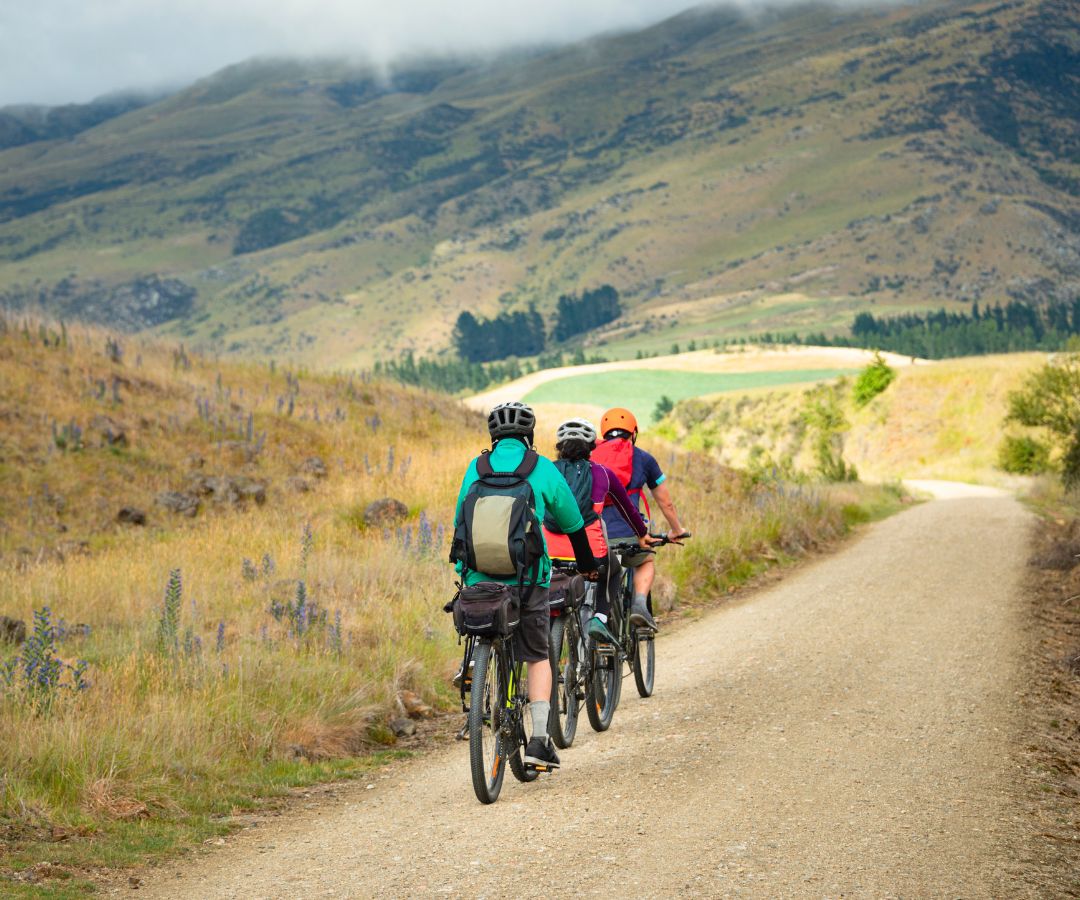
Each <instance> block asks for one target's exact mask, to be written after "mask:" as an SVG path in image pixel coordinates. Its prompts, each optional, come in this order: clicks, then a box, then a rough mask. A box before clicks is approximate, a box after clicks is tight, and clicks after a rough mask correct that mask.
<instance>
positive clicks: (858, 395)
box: [852, 353, 896, 407]
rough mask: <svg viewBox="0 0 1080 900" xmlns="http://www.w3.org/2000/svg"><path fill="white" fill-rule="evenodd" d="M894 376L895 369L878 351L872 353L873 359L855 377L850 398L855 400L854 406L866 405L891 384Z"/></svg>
mask: <svg viewBox="0 0 1080 900" xmlns="http://www.w3.org/2000/svg"><path fill="white" fill-rule="evenodd" d="M895 378H896V369H894V368H893V367H892V366H890V365H889V364H888V363H887V362H885V360H884V359H883V358H882V356H881V354H880V353H876V354H874V361H873V362H872V363H870V365H868V366H867V367H866V368H865V369H863V370H862V372H860V373H859V377H858V378H856V379H855V385H854V387H853V388H852V399H853V400H854V401H855V406H857V407H863V406H866V404H867V403H869V402H870V401H871V400H873V399H874V398H875V397H876V396H877V395H878V394H880V393H881V392H882V391H884V390H885V389H886V388H887V387H888V386H889V385H890V384H892V383H893V379H895Z"/></svg>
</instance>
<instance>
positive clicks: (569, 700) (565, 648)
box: [548, 612, 581, 750]
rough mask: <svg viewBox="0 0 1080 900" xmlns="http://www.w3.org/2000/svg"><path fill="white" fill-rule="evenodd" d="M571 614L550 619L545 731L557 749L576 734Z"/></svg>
mask: <svg viewBox="0 0 1080 900" xmlns="http://www.w3.org/2000/svg"><path fill="white" fill-rule="evenodd" d="M574 616H575V613H573V612H569V613H567V614H566V615H562V616H558V617H556V618H554V619H552V620H551V643H550V645H549V647H550V650H549V652H550V654H551V718H550V720H549V723H548V730H549V731H550V733H551V740H552V741H554V742H555V746H556V747H558V748H559V749H560V750H565V749H566V748H567V747H569V746H570V745H571V744H573V743H574V735H576V734H577V720H578V712H579V710H580V709H581V700H580V699H579V698H578V691H579V689H580V688H579V685H578V662H579V660H578V636H577V628H575V627H574Z"/></svg>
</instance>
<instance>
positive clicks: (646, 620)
mask: <svg viewBox="0 0 1080 900" xmlns="http://www.w3.org/2000/svg"><path fill="white" fill-rule="evenodd" d="M630 624H631V625H634V626H636V627H638V628H648V629H649V630H650V631H656V630H657V628H656V620H655V619H654V618H653V617H652V614H651V613H650V612H649V607H647V606H646V605H645V604H644V603H642V602H641V601H640V600H635V601H634V604H633V606H631V607H630Z"/></svg>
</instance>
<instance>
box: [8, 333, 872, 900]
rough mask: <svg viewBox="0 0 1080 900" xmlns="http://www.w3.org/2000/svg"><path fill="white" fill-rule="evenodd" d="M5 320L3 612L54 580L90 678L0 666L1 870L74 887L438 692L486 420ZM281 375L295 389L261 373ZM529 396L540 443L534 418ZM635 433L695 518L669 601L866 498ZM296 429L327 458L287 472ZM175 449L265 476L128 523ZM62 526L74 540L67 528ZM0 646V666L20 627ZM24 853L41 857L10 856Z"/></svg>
mask: <svg viewBox="0 0 1080 900" xmlns="http://www.w3.org/2000/svg"><path fill="white" fill-rule="evenodd" d="M27 332H28V333H27V334H24V333H23V330H22V328H21V327H18V328H12V327H8V328H7V330H6V333H5V334H3V335H0V375H2V376H3V377H4V381H3V385H4V387H3V391H4V393H3V395H2V401H3V406H2V409H3V412H4V415H5V421H6V423H7V427H6V428H5V430H4V433H3V458H4V460H5V463H4V464H5V467H6V468H5V471H9V470H10V468H11V467H13V466H14V467H15V468H17V469H18V470H19V471H20V472H21V473H22V476H21V480H19V481H17V482H15V483H14V484H12V483H11V480H10V479H4V484H3V488H2V496H3V503H4V507H3V513H2V519H0V521H2V523H3V536H2V542H0V549H2V552H3V555H2V556H0V598H2V612H3V613H4V614H5V615H9V616H13V617H15V618H16V619H20V620H22V621H24V622H28V621H29V620H30V619H31V617H32V614H33V612H34V611H35V610H41V609H42V607H45V606H48V607H49V608H50V610H51V621H52V623H53V625H55V626H57V627H58V629H59V630H58V632H57V634H56V635H55V650H56V654H57V658H58V659H59V660H60V661H62V663H64V664H66V665H75V664H77V663H78V661H79V660H85V661H86V662H87V664H88V669H87V672H86V679H87V680H88V682H89V687H87V688H86V689H85V690H82V691H73V690H67V689H65V688H57V689H55V690H51V691H50V693H49V694H48V696H49V698H50V702H49V703H48V704H47V705H42V704H41V703H39V702H37V701H36V700H35V697H36V696H37V695H35V694H34V693H33V692H28V689H27V688H26V687H25V686H22V685H21V681H20V679H21V676H20V675H19V672H20V671H21V669H20V666H21V665H22V663H18V662H17V663H16V664H15V668H14V669H13V670H12V672H13V673H14V679H13V681H12V683H11V684H7V685H6V686H4V684H5V683H4V681H3V680H2V679H0V733H2V734H4V735H10V736H12V737H13V739H8V740H4V741H0V773H2V775H0V854H2V862H0V884H2V885H3V890H5V891H6V890H8V889H9V888H10V889H11V891H13V892H14V891H18V892H19V895H20V896H50V897H73V896H83V895H85V893H86V892H87V891H89V890H90V889H91V887H92V884H93V883H94V881H95V879H96V878H97V877H99V875H98V873H100V871H101V870H102V869H103V868H105V869H110V870H112V869H124V868H127V867H130V866H137V865H139V864H140V863H143V862H147V861H151V860H153V859H155V858H159V857H161V856H168V855H174V854H177V853H180V852H182V851H183V850H184V849H185V848H188V847H191V846H194V845H197V844H198V843H200V842H201V841H204V840H207V839H209V838H213V837H215V836H217V835H220V834H223V833H224V832H226V831H228V830H229V829H231V828H233V827H235V817H236V816H237V815H238V814H239V813H242V812H244V811H245V810H250V809H252V808H254V807H256V806H257V805H258V804H259V803H261V802H264V801H265V800H267V799H270V798H275V797H280V796H282V795H284V794H286V793H287V792H288V791H289V790H290V789H291V788H293V787H296V786H300V785H304V784H310V783H313V782H317V781H326V780H333V779H339V778H347V777H353V776H355V775H357V774H361V773H363V772H365V771H367V769H368V768H369V767H371V766H373V765H379V764H380V763H381V762H382V761H383V760H384V759H386V758H387V756H386V755H387V754H394V753H400V752H401V748H399V747H398V746H396V743H395V739H394V737H393V733H392V731H391V730H390V729H389V727H388V721H389V719H390V718H391V717H392V716H394V715H397V714H399V712H400V707H399V702H400V700H399V696H400V692H401V691H403V690H405V689H408V690H411V691H414V692H415V693H417V694H418V695H419V696H420V697H421V698H422V700H424V701H425V702H427V703H429V704H431V705H432V706H433V707H435V708H436V709H444V710H450V709H452V708H453V707H454V704H455V699H456V698H455V697H454V696H453V692H452V690H451V688H450V685H449V678H450V676H451V675H452V673H453V671H454V669H455V666H456V664H457V662H458V659H459V653H460V648H459V645H458V643H457V639H456V636H455V635H454V634H453V631H452V627H451V625H450V622H449V619H448V617H447V616H446V615H445V614H444V613H443V612H442V609H441V608H442V605H443V603H444V602H445V601H446V600H447V599H448V598H449V596H450V594H451V592H452V590H453V578H452V572H451V570H450V568H449V567H448V565H447V564H446V562H445V548H446V546H447V544H448V541H449V537H448V530H449V525H450V518H451V516H452V510H453V503H454V499H455V496H456V491H457V487H458V483H459V478H460V475H461V472H462V471H463V470H464V467H465V465H466V463H467V461H468V460H469V459H470V458H471V457H472V456H473V455H475V453H476V452H477V451H478V450H479V449H481V448H482V447H483V446H484V444H485V437H486V435H485V433H484V427H483V421H482V418H481V417H479V416H477V415H476V414H474V413H471V412H468V411H467V410H465V409H463V408H459V407H458V406H457V405H456V404H454V403H453V402H451V401H448V400H446V399H445V398H433V397H431V396H429V395H425V394H422V393H419V392H415V391H407V390H403V389H399V388H395V387H392V386H389V385H383V384H379V383H375V382H372V383H364V382H350V381H349V380H348V379H347V378H341V377H330V376H327V377H318V378H316V377H310V376H307V375H304V374H303V373H301V374H300V375H299V376H296V375H294V374H293V373H289V374H288V375H286V374H285V373H283V372H271V371H270V370H268V369H267V368H266V367H262V366H232V365H218V364H216V363H214V362H212V361H209V360H205V359H199V358H197V357H194V356H192V357H191V358H190V359H189V363H190V365H186V366H185V365H180V366H176V367H174V364H173V357H172V351H171V348H167V347H164V346H163V345H157V344H152V343H149V342H147V343H140V342H130V346H127V347H126V348H125V351H124V356H123V361H122V362H121V363H114V362H110V361H109V359H108V358H107V356H106V354H105V343H106V337H107V336H106V335H104V334H102V333H99V332H95V331H90V330H87V331H79V332H78V333H76V334H73V335H69V340H68V342H67V344H65V345H62V346H47V347H46V346H45V345H44V343H43V342H41V341H40V340H39V333H38V332H37V331H36V329H34V328H29V329H27ZM138 355H141V357H142V360H141V363H136V356H138ZM113 374H118V377H123V378H124V379H125V380H126V382H127V384H126V386H121V388H120V390H121V394H120V398H121V399H120V402H118V403H115V404H114V403H113V402H112V400H111V399H108V400H102V399H101V398H100V397H99V396H98V393H99V392H98V390H97V387H96V384H97V382H98V381H100V380H102V379H103V378H105V377H106V376H109V377H110V378H111V376H112V375H113ZM219 376H220V381H219ZM296 377H299V388H298V390H297V389H294V388H290V389H289V392H290V393H291V395H292V397H293V405H294V409H293V413H292V415H291V416H290V415H289V414H288V403H287V399H286V401H285V402H284V403H283V404H282V408H281V409H280V410H279V408H278V398H279V397H284V396H285V393H286V390H285V389H286V383H288V384H289V385H294V386H295V384H296V382H295V378H296ZM241 389H242V390H243V393H242V394H241ZM219 392H220V394H219ZM107 394H109V395H111V387H110V390H109V391H107ZM196 399H198V400H199V401H200V403H199V406H203V403H204V401H206V400H207V399H209V401H210V402H211V405H212V406H213V407H214V409H215V410H216V409H222V410H227V411H228V416H230V417H231V416H236V418H237V421H239V419H241V418H243V419H244V421H245V423H246V421H247V419H246V417H247V416H248V415H251V416H253V422H254V425H253V427H254V430H255V432H256V433H259V432H262V431H265V432H266V435H267V436H266V438H265V440H264V442H263V447H262V449H261V450H260V451H259V453H258V454H256V455H255V457H254V459H250V460H248V457H247V455H246V451H245V447H246V444H247V443H248V441H247V438H246V436H244V437H241V436H238V435H236V434H232V433H231V432H230V428H231V427H232V426H231V425H229V422H228V421H226V422H225V425H226V427H225V428H224V430H223V429H222V428H221V427H220V425H219V423H218V422H217V419H216V417H214V416H211V419H212V420H213V421H211V422H207V420H206V417H205V415H204V413H203V412H200V410H199V409H197V405H196V402H195V401H196ZM234 403H235V404H236V405H237V406H238V407H240V408H239V409H238V410H236V409H233V404H234ZM316 404H317V405H318V408H319V412H320V415H319V417H318V418H316V416H315V407H316ZM339 408H340V411H341V415H340V416H339V415H336V414H334V413H335V411H336V410H338V409H339ZM203 409H204V410H205V407H204V406H203ZM103 411H105V412H107V413H108V415H109V416H110V417H111V418H112V419H113V420H114V422H116V423H117V424H119V425H121V426H123V427H124V428H125V430H126V433H127V436H128V437H127V446H126V447H124V448H120V449H122V452H119V453H117V452H114V450H115V449H117V448H109V447H101V446H98V445H97V443H98V442H97V439H96V438H94V439H93V440H88V441H87V444H86V446H85V447H84V448H83V449H81V450H78V451H71V452H68V451H63V452H61V451H60V450H59V449H58V448H56V447H55V445H54V444H53V437H52V431H51V428H50V419H52V420H55V421H57V422H69V421H70V420H72V419H75V420H77V421H79V422H82V423H84V424H86V423H88V422H89V421H90V420H91V418H92V414H94V413H100V412H103ZM327 411H330V412H331V413H332V414H331V415H329V416H327V415H326V412H327ZM224 415H225V414H224V413H223V417H224ZM376 416H377V417H378V419H379V424H378V425H377V426H374V427H373V426H372V425H371V421H372V420H373V419H374V417H376ZM328 419H329V421H327V420H328ZM544 424H545V425H546V426H547V427H546V428H545V429H544V430H543V431H544V435H543V437H542V439H541V448H540V449H541V450H545V449H550V445H551V443H552V440H551V434H550V431H551V427H550V426H551V425H553V424H554V423H544ZM237 427H239V425H238V426H237ZM245 427H246V424H245ZM223 431H224V433H223ZM87 433H88V434H89V433H90V432H87ZM257 440H258V438H257V437H256V441H257ZM230 441H231V442H233V443H238V444H240V447H239V448H237V447H235V446H234V447H228V446H226V445H227V444H228V443H229V442H230ZM219 445H220V446H219ZM655 449H656V452H657V453H659V454H660V456H661V458H662V460H663V462H664V466H665V469H666V470H667V471H668V472H669V477H670V479H671V483H672V485H673V488H672V489H673V491H674V493H675V496H676V499H677V501H678V503H679V507H680V512H681V513H682V515H683V516H684V517H685V520H686V522H687V523H688V524H689V527H691V528H692V529H693V531H694V533H695V537H694V539H693V541H691V542H690V543H688V544H687V545H686V547H684V548H674V549H678V551H679V552H672V553H670V554H665V556H664V557H663V558H662V559H661V561H660V566H661V571H662V572H664V573H667V574H668V575H670V576H672V577H674V579H675V580H676V582H677V583H678V586H679V602H680V603H681V604H683V605H685V606H687V607H692V606H694V605H695V604H698V603H699V602H706V601H707V600H708V599H709V598H712V597H715V595H717V594H718V593H720V592H723V591H726V590H728V589H730V588H731V587H733V586H734V585H737V584H740V583H742V582H744V581H745V580H747V579H748V578H751V577H753V576H754V575H755V574H756V573H758V572H760V571H762V570H763V569H765V568H767V567H769V566H774V565H777V564H782V563H785V562H787V561H790V560H794V559H797V558H799V557H801V556H803V555H805V554H807V553H809V552H812V551H813V550H814V549H815V548H820V547H822V546H824V545H825V544H827V543H828V542H829V541H832V540H834V539H835V538H837V537H839V536H840V535H841V534H843V533H844V531H845V530H846V529H847V527H849V523H850V522H851V521H853V519H855V518H858V516H857V515H853V513H852V512H851V509H852V507H853V506H861V505H863V504H865V503H867V502H872V503H876V502H878V501H879V500H880V497H879V495H878V494H875V489H872V488H866V487H862V486H854V487H848V486H845V488H844V490H843V491H837V490H834V489H831V488H829V489H827V488H817V487H814V486H812V485H796V486H791V485H787V484H785V483H783V482H781V481H762V480H760V479H758V480H755V479H754V478H751V477H750V476H749V475H747V474H745V473H741V472H736V471H734V470H731V469H728V468H725V467H723V466H720V465H717V464H716V463H715V461H713V460H711V459H709V458H707V457H704V456H701V455H694V454H687V453H685V452H683V451H681V450H678V449H675V448H669V447H666V446H664V445H662V443H661V442H659V441H657V442H656V444H655ZM315 452H317V453H318V455H320V457H321V458H322V459H324V460H325V464H326V468H327V470H328V471H327V475H326V477H325V478H319V477H315V476H312V475H310V474H308V475H306V477H307V478H308V480H309V482H310V483H309V484H308V486H307V487H308V489H307V490H304V491H299V492H297V491H292V490H290V489H289V488H288V483H289V479H291V478H296V477H299V476H300V474H301V473H304V472H305V471H306V470H305V465H306V461H307V460H308V459H309V458H310V457H311V456H312V455H313V454H314V453H315ZM237 454H238V455H237ZM193 456H197V457H200V458H201V459H202V460H203V462H202V464H201V466H202V467H201V468H199V469H198V470H197V471H198V472H199V473H200V475H207V476H215V477H216V476H218V475H224V474H228V475H230V476H231V475H244V476H245V477H250V478H252V479H261V480H264V481H265V482H266V484H267V499H266V501H265V504H263V505H258V504H249V505H248V506H247V507H244V506H237V507H235V508H234V507H232V506H231V505H229V504H216V503H214V502H212V501H211V500H209V499H205V501H204V507H203V509H202V510H201V511H200V513H199V515H198V516H196V517H195V518H194V519H192V520H188V519H185V518H183V517H175V516H173V515H172V514H166V513H165V512H164V511H163V510H159V509H158V508H157V507H155V506H153V505H150V504H147V506H146V509H147V513H148V524H147V525H146V526H144V527H142V528H139V527H133V526H129V525H127V526H121V525H118V524H117V523H116V522H115V512H116V509H117V507H118V506H120V505H122V504H126V503H129V502H132V503H144V502H146V501H147V500H149V499H151V498H152V497H153V496H154V494H155V492H156V491H158V490H161V489H165V488H178V487H182V486H183V484H184V483H185V482H184V479H185V478H186V475H185V472H186V470H187V467H188V466H189V465H190V464H191V463H190V460H191V457H193ZM245 460H247V461H245ZM46 486H47V487H48V489H49V494H50V495H51V496H53V497H54V498H56V497H62V498H63V501H64V502H63V503H59V504H58V503H55V502H54V503H52V505H50V506H48V512H45V511H36V512H35V514H34V515H33V516H29V515H28V514H26V513H24V512H22V510H26V509H27V499H28V497H31V498H36V500H35V509H36V506H37V505H45V504H44V502H43V498H44V497H45V490H44V489H45V487H46ZM384 496H392V497H396V498H397V499H399V500H401V501H402V502H403V503H404V505H405V506H406V508H407V509H408V511H409V512H408V515H407V517H406V519H405V520H404V521H403V522H400V523H395V524H393V525H389V526H385V527H383V526H380V525H375V526H369V525H366V524H365V523H364V521H363V511H364V509H365V507H366V506H367V504H368V503H369V502H370V501H371V500H374V499H377V498H380V497H384ZM845 510H847V511H846V512H845ZM60 525H63V526H64V527H65V528H66V529H67V530H66V531H65V532H63V533H59V532H58V531H57V530H56V529H57V528H58V526H60ZM58 538H60V539H62V540H73V541H75V542H76V543H77V542H78V541H80V540H86V541H87V542H88V544H89V546H88V547H84V548H82V547H81V548H79V549H78V550H77V551H75V552H69V551H66V550H65V551H61V550H59V549H58V548H57V547H56V546H54V542H55V541H57V539H58ZM23 546H27V547H28V548H29V550H30V552H28V553H23V552H21V551H20V548H21V547H23ZM174 570H178V571H179V578H180V581H179V589H178V592H174V593H175V596H174V597H173V599H174V601H175V602H174V604H173V606H172V607H168V606H167V605H166V602H165V593H166V585H167V584H168V583H169V581H170V573H171V572H173V571H174ZM170 608H171V609H172V613H171V614H169V612H168V610H169V609H170ZM2 646H3V649H2V650H0V666H4V665H5V664H6V663H9V662H12V661H13V660H15V658H16V657H17V656H19V655H20V654H25V653H27V652H28V651H27V650H26V649H25V647H24V648H15V647H10V646H8V645H2ZM64 671H65V674H64V676H63V679H62V680H63V682H64V683H69V682H70V677H71V676H70V675H69V674H68V670H66V669H65V670H64ZM46 863H47V864H50V865H48V866H45V865H44V864H46ZM26 870H29V871H30V873H31V875H30V876H29V877H38V876H36V875H34V874H33V873H40V880H39V882H38V883H35V884H23V883H22V882H17V881H12V880H11V876H12V875H13V873H15V872H23V871H26Z"/></svg>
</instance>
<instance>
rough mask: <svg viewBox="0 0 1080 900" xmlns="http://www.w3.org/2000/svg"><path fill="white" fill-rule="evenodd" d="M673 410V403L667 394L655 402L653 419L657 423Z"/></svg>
mask: <svg viewBox="0 0 1080 900" xmlns="http://www.w3.org/2000/svg"><path fill="white" fill-rule="evenodd" d="M674 408H675V401H674V400H672V399H671V398H670V397H669V396H668V395H667V394H664V395H663V396H662V397H661V398H660V399H659V400H658V401H657V402H656V409H654V410H653V418H654V419H655V420H656V421H657V422H659V421H660V420H661V419H662V418H664V417H665V416H666V415H667V414H668V413H670V412H671V411H672V410H673V409H674Z"/></svg>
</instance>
